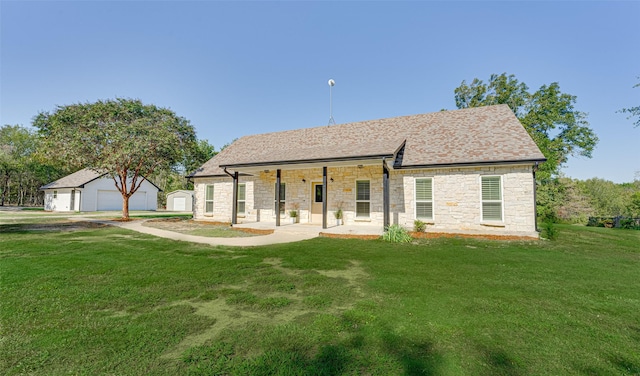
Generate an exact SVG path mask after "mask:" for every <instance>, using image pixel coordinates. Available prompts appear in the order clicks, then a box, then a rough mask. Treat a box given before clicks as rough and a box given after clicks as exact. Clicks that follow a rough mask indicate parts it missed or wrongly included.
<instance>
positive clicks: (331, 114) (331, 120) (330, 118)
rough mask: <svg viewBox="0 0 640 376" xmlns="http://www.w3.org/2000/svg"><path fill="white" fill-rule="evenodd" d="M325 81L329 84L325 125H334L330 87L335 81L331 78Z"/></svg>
mask: <svg viewBox="0 0 640 376" xmlns="http://www.w3.org/2000/svg"><path fill="white" fill-rule="evenodd" d="M327 83H328V84H329V124H327V126H329V125H331V124H333V125H336V121H335V120H333V107H332V105H333V99H332V97H331V88H332V87H333V85H335V84H336V82H335V81H334V80H333V78H332V79H330V80H329V82H327Z"/></svg>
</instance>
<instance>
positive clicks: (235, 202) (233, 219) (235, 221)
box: [231, 171, 238, 225]
mask: <svg viewBox="0 0 640 376" xmlns="http://www.w3.org/2000/svg"><path fill="white" fill-rule="evenodd" d="M231 224H232V225H235V224H238V171H236V172H234V173H233V206H232V208H231Z"/></svg>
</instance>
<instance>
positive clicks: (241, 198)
mask: <svg viewBox="0 0 640 376" xmlns="http://www.w3.org/2000/svg"><path fill="white" fill-rule="evenodd" d="M246 192H247V188H246V184H238V214H244V213H245V202H246V201H245V200H246V195H247V193H246Z"/></svg>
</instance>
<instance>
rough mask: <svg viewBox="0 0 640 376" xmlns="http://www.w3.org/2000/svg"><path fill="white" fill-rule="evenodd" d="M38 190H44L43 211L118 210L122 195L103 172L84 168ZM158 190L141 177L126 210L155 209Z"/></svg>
mask: <svg viewBox="0 0 640 376" xmlns="http://www.w3.org/2000/svg"><path fill="white" fill-rule="evenodd" d="M40 189H41V190H43V191H44V210H48V211H112V210H122V195H121V194H120V192H119V191H118V190H117V189H116V187H115V183H114V181H113V179H112V178H111V177H109V176H108V175H107V174H106V173H99V172H96V171H94V170H90V169H86V168H85V169H83V170H80V171H77V172H74V173H73V174H71V175H67V176H65V177H63V178H61V179H58V180H56V181H54V182H52V183H49V184H47V185H44V186H42V187H40ZM159 191H160V188H158V187H157V186H155V185H154V184H153V183H151V182H149V181H148V180H146V179H145V180H144V181H143V182H142V184H141V185H140V188H138V190H137V191H136V193H134V194H133V196H131V197H130V198H129V210H156V209H157V207H158V192H159Z"/></svg>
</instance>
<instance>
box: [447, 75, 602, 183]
mask: <svg viewBox="0 0 640 376" xmlns="http://www.w3.org/2000/svg"><path fill="white" fill-rule="evenodd" d="M454 92H455V100H456V106H457V107H458V108H468V107H480V106H488V105H494V104H507V105H508V106H509V107H510V108H511V110H512V111H513V112H514V113H515V115H516V116H517V117H518V119H519V120H520V122H521V123H522V125H523V126H524V127H525V129H526V130H527V131H528V132H529V134H530V135H531V137H532V138H533V140H534V141H535V142H536V144H537V145H538V147H539V148H540V150H541V151H542V153H543V154H544V155H545V157H546V158H547V162H545V163H543V164H542V166H541V168H540V176H541V177H542V178H545V179H546V178H550V177H551V176H553V175H557V174H558V173H559V171H560V168H561V167H562V165H563V164H564V163H565V162H566V161H567V159H568V157H569V156H570V155H574V156H585V157H589V158H590V157H591V153H592V152H593V149H594V148H595V146H596V144H597V143H598V137H597V136H596V135H595V133H594V132H593V130H591V128H589V123H588V122H587V119H586V114H585V113H583V112H580V111H577V110H576V109H575V107H574V106H575V102H576V97H575V96H574V95H570V94H566V93H563V92H561V91H560V85H559V84H558V83H557V82H553V83H551V84H549V85H542V86H541V87H540V89H538V90H536V91H535V92H531V91H530V90H529V87H528V86H527V85H526V84H525V83H524V82H520V81H518V80H517V79H516V78H515V76H514V75H507V74H506V73H502V74H499V75H498V74H492V75H491V77H489V81H488V82H487V83H485V82H484V81H482V80H480V79H478V78H474V79H473V81H471V84H467V82H466V81H462V83H461V84H460V86H459V87H457V88H456V89H455V90H454Z"/></svg>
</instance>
